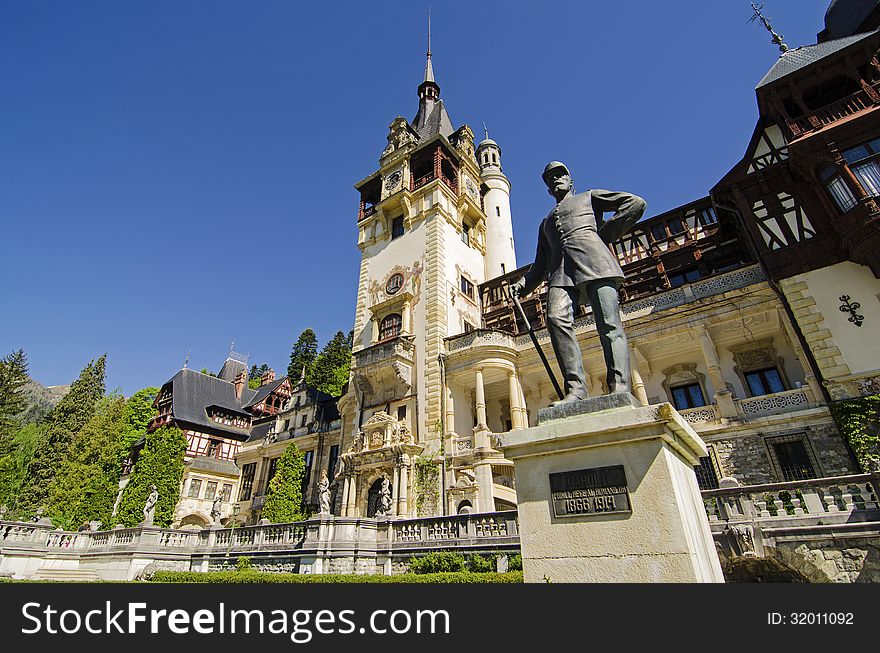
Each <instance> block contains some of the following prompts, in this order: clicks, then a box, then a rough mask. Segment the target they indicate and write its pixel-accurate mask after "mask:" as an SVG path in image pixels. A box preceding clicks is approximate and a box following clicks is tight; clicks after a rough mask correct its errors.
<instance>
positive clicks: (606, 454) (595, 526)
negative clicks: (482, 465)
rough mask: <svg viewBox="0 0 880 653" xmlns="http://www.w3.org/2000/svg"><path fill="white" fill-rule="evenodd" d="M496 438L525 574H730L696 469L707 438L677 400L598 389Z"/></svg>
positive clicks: (565, 578) (564, 577)
mask: <svg viewBox="0 0 880 653" xmlns="http://www.w3.org/2000/svg"><path fill="white" fill-rule="evenodd" d="M499 441H500V444H501V447H502V449H503V451H504V455H505V457H507V458H510V459H511V460H513V462H514V465H515V470H516V491H517V500H518V511H519V531H520V540H521V543H522V557H523V570H524V574H525V580H526V582H532V583H534V582H544V581H547V580H549V582H554V583H559V582H642V583H644V582H661V583H665V582H692V583H693V582H723V581H724V578H723V576H722V573H721V565H720V563H719V561H718V555H717V553H716V550H715V545H714V543H713V540H712V534H711V532H710V530H709V523H708V520H707V519H706V514H705V509H704V507H703V501H702V499H701V496H700V491H699V488H698V486H697V480H696V475H695V474H694V471H693V466H694V465H696V464H698V462H699V458H700V457H701V456H705V455H706V446H705V444H703V442H702V440H701V439H700V437H699V436H698V435H697V434H696V433H695V432H694V430H693V429H692V428H691V427H690V425H689V424H688V423H687V422H685V421H684V419H682V417H681V416H680V415H679V414H678V413H677V412H676V410H675V409H674V408H673V407H672V406H671V405H670V404H668V403H666V404H659V405H654V406H644V407H643V406H641V404H640V403H639V402H638V401H637V400H636V399H635V398H634V397H632V395H629V394H622V395H610V396H606V397H596V398H593V399H587V400H585V401H582V402H577V403H576V404H569V405H566V406H564V407H559V408H549V409H545V410H543V411H540V412H539V423H538V426H535V427H533V428H529V429H525V430H521V431H511V432H510V433H505V434H503V435H501V436H499ZM569 472H575V473H569ZM551 475H554V480H553V484H554V487H553V488H552V490H551ZM624 478H625V480H624ZM566 513H567V514H566Z"/></svg>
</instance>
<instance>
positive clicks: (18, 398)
mask: <svg viewBox="0 0 880 653" xmlns="http://www.w3.org/2000/svg"><path fill="white" fill-rule="evenodd" d="M27 381H28V369H27V357H26V356H25V354H24V350H23V349H19V350H18V351H13V352H11V353H10V354H7V355H6V356H4V357H3V358H0V454H2V450H3V444H2V443H3V440H4V439H7V438H11V437H12V436H13V432H14V431H15V430H16V428H17V427H18V420H17V419H16V416H17V415H18V414H19V413H20V412H21V411H23V410H24V409H25V406H26V403H27V402H26V399H25V396H24V393H23V391H22V389H23V387H24V384H25V383H27Z"/></svg>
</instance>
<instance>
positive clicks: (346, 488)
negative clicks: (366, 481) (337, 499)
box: [341, 476, 351, 517]
mask: <svg viewBox="0 0 880 653" xmlns="http://www.w3.org/2000/svg"><path fill="white" fill-rule="evenodd" d="M350 485H351V476H346V477H345V478H344V479H343V480H342V507H341V512H342V516H343V517H348V493H349V491H350V489H351V488H350Z"/></svg>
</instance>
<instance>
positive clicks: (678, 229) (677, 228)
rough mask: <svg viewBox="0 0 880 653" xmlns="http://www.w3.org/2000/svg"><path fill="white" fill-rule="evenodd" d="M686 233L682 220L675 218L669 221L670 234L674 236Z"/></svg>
mask: <svg viewBox="0 0 880 653" xmlns="http://www.w3.org/2000/svg"><path fill="white" fill-rule="evenodd" d="M684 231H685V227H684V222H683V221H682V219H681V218H673V219H672V220H670V221H669V233H671V234H672V235H673V236H677V235H678V234H683V233H684Z"/></svg>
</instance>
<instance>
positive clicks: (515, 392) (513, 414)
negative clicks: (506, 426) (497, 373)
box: [507, 372, 525, 430]
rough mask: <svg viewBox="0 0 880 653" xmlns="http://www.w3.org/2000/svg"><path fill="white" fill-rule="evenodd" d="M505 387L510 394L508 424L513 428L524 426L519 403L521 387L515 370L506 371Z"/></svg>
mask: <svg viewBox="0 0 880 653" xmlns="http://www.w3.org/2000/svg"><path fill="white" fill-rule="evenodd" d="M507 387H508V394H509V396H510V426H511V428H512V429H513V430H517V429H522V428H525V425H524V424H523V409H522V404H521V403H520V401H521V397H522V389H521V388H520V386H519V377H518V376H517V375H516V372H508V373H507Z"/></svg>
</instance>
